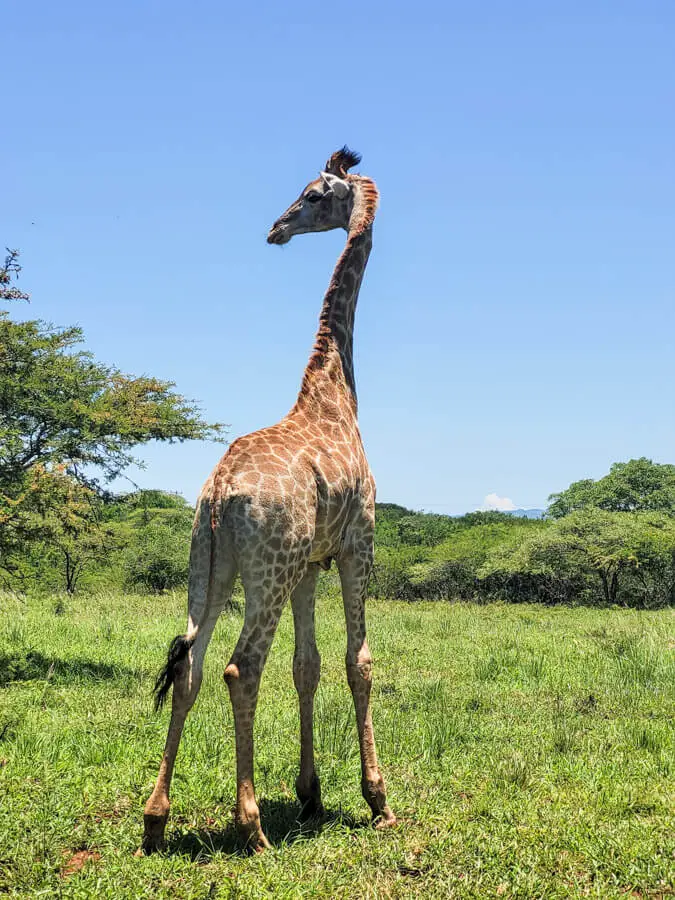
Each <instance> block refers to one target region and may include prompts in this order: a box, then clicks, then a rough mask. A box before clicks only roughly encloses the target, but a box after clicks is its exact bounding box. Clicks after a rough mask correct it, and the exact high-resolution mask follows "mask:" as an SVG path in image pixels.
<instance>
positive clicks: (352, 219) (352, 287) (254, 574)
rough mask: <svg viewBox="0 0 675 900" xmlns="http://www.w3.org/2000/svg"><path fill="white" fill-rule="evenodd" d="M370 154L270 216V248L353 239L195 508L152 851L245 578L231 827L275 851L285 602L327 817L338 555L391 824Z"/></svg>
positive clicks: (364, 744)
mask: <svg viewBox="0 0 675 900" xmlns="http://www.w3.org/2000/svg"><path fill="white" fill-rule="evenodd" d="M359 162H360V156H358V154H356V153H354V152H353V151H350V150H349V149H348V148H347V147H343V148H341V149H340V150H338V151H336V152H335V153H334V154H333V155H332V156H331V157H330V159H329V160H328V162H327V163H326V166H325V168H324V171H323V172H322V173H321V174H320V176H319V178H317V179H316V180H314V181H312V182H310V184H308V185H307V187H306V188H305V189H304V190H303V191H302V193H301V194H300V197H299V198H298V199H297V200H296V201H295V202H294V203H293V204H291V206H289V208H288V209H287V210H286V212H285V213H284V214H283V215H282V216H280V218H279V219H277V221H276V222H275V223H274V225H273V226H272V228H271V229H270V232H269V234H268V237H267V240H268V243H270V244H285V243H288V241H289V240H291V238H292V237H293V236H294V235H296V234H304V233H309V232H315V231H328V230H331V229H334V228H344V229H345V230H346V231H347V233H348V234H347V242H346V246H345V248H344V250H343V252H342V253H341V255H340V257H339V259H338V262H337V265H336V267H335V270H334V272H333V276H332V278H331V281H330V284H329V286H328V290H327V292H326V295H325V297H324V301H323V305H322V308H321V314H320V317H319V329H318V332H317V335H316V341H315V345H314V349H313V352H312V354H311V357H310V360H309V362H308V364H307V367H306V369H305V372H304V376H303V379H302V384H301V388H300V393H299V395H298V398H297V401H296V403H295V405H294V406H293V408H292V409H291V411H290V412H289V413H288V415H287V416H286V417H285V418H283V419H282V420H281V421H280V422H278V423H277V424H276V425H273V426H271V427H270V428H264V429H262V430H261V431H256V432H254V433H253V434H249V435H246V436H245V437H241V438H238V439H237V440H235V441H234V442H233V443H232V444H231V446H230V448H229V449H228V451H227V453H225V455H224V456H223V457H222V459H221V460H220V462H219V463H218V465H217V466H216V468H215V469H214V471H213V472H212V473H211V475H210V476H209V478H208V480H207V482H206V484H205V485H204V488H203V489H202V492H201V494H200V497H199V500H198V503H197V512H196V515H195V522H194V527H193V532H192V544H191V550H190V575H189V584H188V626H187V631H186V633H185V634H184V635H181V636H179V637H178V638H175V639H174V642H173V643H172V645H171V648H170V651H169V656H168V660H167V664H166V666H165V668H164V669H163V670H162V672H161V674H160V676H159V678H158V680H157V684H156V696H157V702H158V705H161V704H162V702H163V701H164V699H165V697H166V696H167V694H168V692H169V689H170V688H173V693H172V698H171V720H170V724H169V731H168V735H167V739H166V745H165V748H164V755H163V757H162V761H161V764H160V769H159V775H158V777H157V782H156V784H155V788H154V790H153V792H152V795H151V796H150V799H149V800H148V802H147V804H146V807H145V831H144V837H143V844H142V848H141V849H142V851H144V852H152V851H153V850H157V849H160V848H162V847H163V846H164V831H165V827H166V822H167V819H168V815H169V787H170V783H171V776H172V773H173V768H174V763H175V759H176V754H177V752H178V746H179V743H180V738H181V734H182V731H183V726H184V723H185V719H186V717H187V715H188V712H189V711H190V709H191V707H192V705H193V703H194V701H195V700H196V697H197V694H198V693H199V688H200V686H201V681H202V670H203V663H204V655H205V653H206V649H207V646H208V644H209V641H210V639H211V636H212V634H213V629H214V627H215V625H216V622H217V620H218V617H219V615H220V613H221V612H222V611H223V609H224V608H225V607H226V605H227V604H228V601H229V599H230V596H231V592H232V586H233V582H234V579H235V576H236V575H237V573H239V574H240V576H241V581H242V585H243V588H244V594H245V598H246V607H245V614H244V624H243V627H242V631H241V634H240V637H239V640H238V641H237V645H236V647H235V649H234V651H233V653H232V657H231V659H230V661H229V663H228V665H227V667H226V669H225V673H224V678H225V682H226V684H227V687H228V689H229V693H230V699H231V702H232V709H233V714H234V726H235V742H236V754H237V797H236V808H235V821H236V824H237V826H238V828H239V830H240V832H241V834H242V837H243V839H244V840H245V841H246V843H247V844H248V845H249V846H250V847H252V848H253V849H257V850H260V849H264V848H265V847H268V846H269V843H268V841H267V838H266V837H265V834H264V832H263V830H262V827H261V822H260V813H259V810H258V805H257V802H256V798H255V789H254V780H253V719H254V715H255V708H256V703H257V698H258V688H259V685H260V677H261V674H262V671H263V667H264V665H265V661H266V659H267V654H268V652H269V649H270V646H271V644H272V639H273V637H274V633H275V630H276V627H277V624H278V621H279V617H280V615H281V611H282V609H283V606H284V604H285V602H286V601H287V599H288V598H289V597H290V598H291V604H292V608H293V621H294V629H295V653H294V657H293V680H294V683H295V686H296V689H297V692H298V700H299V707H300V773H299V775H298V779H297V781H296V791H297V795H298V798H299V800H300V803H301V804H302V812H303V813H304V814H305V815H315V814H320V813H321V811H322V803H321V787H320V783H319V778H318V775H317V772H316V768H315V764H314V739H313V714H314V695H315V692H316V689H317V686H318V683H319V673H320V664H321V660H320V657H319V651H318V649H317V646H316V641H315V628H314V594H315V588H316V581H317V577H318V572H319V567H320V566H323V567H328V566H330V562H331V560H335V562H336V565H337V568H338V572H339V576H340V582H341V586H342V594H343V600H344V608H345V619H346V625H347V653H346V667H347V680H348V682H349V686H350V688H351V692H352V696H353V700H354V706H355V710H356V722H357V728H358V736H359V745H360V751H361V787H362V792H363V796H364V798H365V799H366V800H367V802H368V804H369V805H370V808H371V810H372V813H373V818H374V821H375V823H376V824H377V825H378V826H380V827H382V826H385V825H392V824H394V823H395V821H396V820H395V818H394V816H393V814H392V812H391V810H390V809H389V806H388V805H387V801H386V795H385V786H384V780H383V778H382V775H381V773H380V769H379V766H378V762H377V755H376V752H375V739H374V735H373V723H372V716H371V709H370V691H371V682H372V659H371V656H370V651H369V650H368V644H367V642H366V626H365V598H366V589H367V584H368V578H369V575H370V570H371V567H372V561H373V533H374V523H375V482H374V480H373V477H372V474H371V472H370V468H369V466H368V462H367V460H366V455H365V452H364V449H363V444H362V441H361V435H360V433H359V428H358V423H357V400H356V385H355V380H354V367H353V331H354V313H355V309H356V302H357V299H358V294H359V290H360V287H361V280H362V278H363V273H364V271H365V267H366V263H367V262H368V257H369V254H370V250H371V245H372V226H373V220H374V218H375V212H376V209H377V202H378V191H377V188H376V186H375V183H374V182H373V181H372V180H371V179H369V178H366V177H364V176H362V175H356V174H349V169H351V168H353V167H354V166H355V165H357V164H358V163H359Z"/></svg>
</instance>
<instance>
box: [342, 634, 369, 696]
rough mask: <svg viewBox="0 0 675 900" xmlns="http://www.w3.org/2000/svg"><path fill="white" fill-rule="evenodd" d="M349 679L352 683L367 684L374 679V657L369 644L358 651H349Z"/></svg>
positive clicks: (347, 660)
mask: <svg viewBox="0 0 675 900" xmlns="http://www.w3.org/2000/svg"><path fill="white" fill-rule="evenodd" d="M346 662H347V680H348V681H349V684H350V685H355V686H356V685H359V684H367V685H370V683H371V682H372V680H373V658H372V656H371V655H370V650H369V649H368V645H367V644H365V643H364V644H363V646H362V647H361V648H360V650H359V651H358V652H357V653H350V652H349V651H348V652H347V659H346Z"/></svg>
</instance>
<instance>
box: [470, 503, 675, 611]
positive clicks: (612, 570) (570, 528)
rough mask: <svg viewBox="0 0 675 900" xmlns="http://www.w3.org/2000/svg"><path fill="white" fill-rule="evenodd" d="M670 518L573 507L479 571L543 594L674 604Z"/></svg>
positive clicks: (674, 532)
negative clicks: (528, 585) (527, 585)
mask: <svg viewBox="0 0 675 900" xmlns="http://www.w3.org/2000/svg"><path fill="white" fill-rule="evenodd" d="M674 563H675V521H674V520H673V519H672V518H671V517H669V516H668V515H665V514H664V513H658V512H655V513H650V512H608V511H606V510H602V509H597V508H592V507H589V508H587V509H580V510H575V511H574V512H572V513H569V514H568V515H567V516H564V517H561V518H559V519H557V520H555V521H553V522H551V523H549V524H548V525H547V526H546V527H545V528H542V529H540V530H538V531H534V532H532V533H531V534H530V536H529V537H528V538H526V539H525V540H524V541H523V542H522V543H521V544H520V545H512V546H510V547H498V548H497V549H496V551H495V552H494V553H492V554H491V555H490V556H489V557H488V559H487V561H486V562H485V564H484V565H483V566H482V568H481V569H480V571H479V575H480V577H481V578H483V579H489V578H491V579H492V581H493V583H495V582H496V581H497V579H496V578H495V576H497V575H500V576H501V578H502V580H503V583H504V584H506V585H507V586H508V583H509V579H510V580H511V582H512V583H513V584H514V585H518V586H520V585H522V584H523V583H525V582H526V581H527V579H530V581H531V582H532V581H534V582H535V583H536V584H537V585H538V587H539V591H540V594H541V595H542V596H548V597H550V598H551V599H570V600H571V599H576V600H581V599H586V600H589V601H591V602H604V603H608V604H614V603H621V604H622V605H625V606H653V605H661V604H665V603H669V602H672V598H673V594H674V591H675V582H674V571H675V570H674V565H673V564H674Z"/></svg>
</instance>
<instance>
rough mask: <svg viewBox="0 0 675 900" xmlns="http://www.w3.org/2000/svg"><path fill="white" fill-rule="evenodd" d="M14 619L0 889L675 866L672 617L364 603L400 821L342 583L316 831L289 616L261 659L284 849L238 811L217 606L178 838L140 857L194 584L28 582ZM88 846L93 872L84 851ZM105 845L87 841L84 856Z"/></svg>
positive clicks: (343, 892) (179, 781)
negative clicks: (48, 589)
mask: <svg viewBox="0 0 675 900" xmlns="http://www.w3.org/2000/svg"><path fill="white" fill-rule="evenodd" d="M0 602H1V604H2V625H1V627H0V894H2V893H5V894H7V895H8V896H21V897H30V898H34V897H49V896H60V897H111V898H123V897H124V898H126V897H130V898H140V897H148V898H161V897H167V898H168V897H171V898H174V897H181V898H183V897H185V898H192V897H194V898H214V897H275V898H277V897H280V898H283V897H307V898H315V897H326V898H343V897H344V898H366V897H378V898H379V897H423V898H428V897H439V898H441V897H443V898H445V897H479V898H484V897H491V896H500V897H523V898H531V897H547V898H549V897H577V896H578V897H602V898H606V897H610V898H611V897H617V898H619V897H621V898H625V897H626V896H634V897H660V896H666V895H667V894H669V893H670V892H672V891H673V882H674V881H675V876H674V872H675V814H674V810H675V802H674V793H675V792H674V790H673V789H674V785H675V734H674V727H673V722H674V721H675V660H674V656H675V649H674V648H675V640H674V638H675V615H674V613H673V611H672V610H670V611H661V612H650V613H636V612H625V611H621V610H590V609H563V608H560V609H544V608H538V607H534V606H519V607H506V606H499V605H493V606H476V605H459V604H416V605H405V604H396V603H377V602H372V603H371V604H370V605H369V613H368V617H369V639H370V644H371V649H372V651H373V655H374V658H375V685H374V690H373V702H374V719H375V728H376V735H377V738H378V742H379V751H380V757H381V762H382V767H383V771H384V773H385V777H386V779H387V785H388V790H389V799H390V802H391V805H392V807H393V809H394V811H395V812H396V813H397V815H398V816H399V817H400V820H401V824H400V826H399V827H398V828H396V829H393V830H390V831H385V832H376V831H374V830H373V829H371V828H370V827H368V815H367V807H366V805H365V803H364V802H363V800H362V798H361V796H360V790H359V779H360V771H359V758H358V748H357V742H356V733H355V725H354V717H353V713H352V708H351V698H350V695H349V692H348V688H347V685H346V678H345V674H344V662H343V659H344V646H345V637H344V624H343V621H342V611H341V605H340V601H339V599H338V598H337V597H336V596H331V595H330V593H327V594H326V593H324V595H323V596H322V598H321V599H320V602H319V608H318V613H317V622H318V643H319V647H320V650H321V653H322V656H323V673H322V682H321V687H320V689H319V694H318V699H317V716H316V722H315V733H316V739H317V747H318V766H319V771H320V775H321V779H322V787H323V796H324V801H325V804H326V807H327V809H328V817H327V821H326V822H325V823H324V825H323V828H322V829H317V828H314V829H313V830H312V829H311V828H309V829H302V828H301V827H300V825H299V824H298V823H297V821H296V815H297V812H298V807H297V804H296V802H295V798H294V793H293V784H294V779H295V775H296V766H297V758H298V750H299V748H298V738H297V733H298V722H297V710H296V697H295V692H294V689H293V681H292V674H291V658H292V634H293V629H292V622H291V618H290V614H289V611H288V610H287V611H286V612H285V613H284V617H283V620H282V622H281V625H280V628H279V632H278V635H277V638H276V640H275V644H274V647H273V649H272V653H271V656H270V660H269V663H268V665H267V668H266V671H265V675H264V678H263V686H262V690H261V696H260V703H259V706H258V717H257V720H256V741H257V747H256V749H257V755H256V764H257V788H258V794H259V800H260V805H261V812H262V816H263V826H264V827H265V830H266V832H267V834H268V837H269V838H270V839H271V840H272V842H273V844H274V849H273V850H272V851H270V852H268V853H265V854H262V855H260V856H254V857H248V856H245V855H243V854H241V853H240V852H238V849H237V842H236V837H235V835H234V832H233V830H232V826H231V807H232V803H233V797H234V746H233V744H234V742H233V733H232V715H231V711H230V707H229V700H228V697H227V691H226V689H225V686H224V684H223V682H222V678H221V675H222V671H223V668H224V666H225V664H226V662H227V660H228V658H229V654H230V652H231V649H232V647H233V645H234V642H235V640H236V636H237V635H238V631H239V627H240V615H239V614H235V613H232V614H229V615H226V616H224V617H223V619H222V621H221V623H220V624H219V627H218V630H217V632H216V636H215V638H214V640H213V642H212V645H211V647H210V649H209V654H208V656H207V662H206V675H205V680H204V687H203V690H202V693H201V695H200V698H199V700H198V703H197V705H196V707H195V709H194V711H193V713H192V715H191V716H190V718H189V720H188V724H187V727H186V731H185V735H184V738H183V743H182V746H181V752H180V754H179V757H178V763H177V769H176V776H175V779H174V785H173V795H172V799H173V807H172V817H171V819H170V823H169V829H168V838H169V850H168V852H167V853H166V854H163V855H160V856H155V857H151V858H144V859H136V858H134V856H133V852H134V850H135V849H136V848H137V846H138V844H139V842H140V838H141V829H142V812H143V805H144V803H145V800H146V799H147V796H148V794H149V792H150V790H151V787H152V782H153V779H154V777H155V774H156V770H157V764H158V762H159V757H160V753H161V748H162V745H163V741H164V737H165V733H166V725H167V720H168V712H166V711H165V712H163V713H162V714H160V715H155V714H154V713H153V712H152V710H151V698H150V689H151V685H152V681H153V676H154V674H155V672H156V671H157V669H158V668H159V667H160V666H161V664H162V663H163V661H164V658H165V653H166V648H167V645H168V642H169V640H170V639H171V638H172V637H173V636H174V635H175V634H176V633H178V632H180V631H182V630H183V627H184V609H183V608H184V598H183V597H182V596H178V595H176V596H169V597H164V598H149V597H138V596H127V597H123V596H120V595H114V594H100V595H98V596H82V597H78V598H76V599H73V600H67V601H66V602H65V607H63V606H59V604H57V603H56V602H55V600H54V598H46V599H43V600H37V599H31V600H27V601H21V600H17V599H14V598H11V597H8V596H4V597H2V598H1V600H0ZM82 850H85V851H89V853H91V854H96V855H94V856H92V858H91V860H90V861H89V862H88V863H87V864H86V865H85V866H84V867H83V868H82V869H81V870H80V871H77V872H74V873H72V872H71V873H69V868H70V870H72V869H73V868H76V865H75V863H76V860H71V857H72V855H73V854H74V853H75V852H76V851H82ZM87 856H88V854H86V853H85V854H83V857H82V858H86V857H87Z"/></svg>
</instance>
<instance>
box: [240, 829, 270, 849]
mask: <svg viewBox="0 0 675 900" xmlns="http://www.w3.org/2000/svg"><path fill="white" fill-rule="evenodd" d="M241 836H242V840H243V842H244V847H245V850H246V852H247V853H262V852H263V851H265V850H271V849H272V845H271V844H270V842H269V841H268V840H267V838H266V837H265V834H264V832H262V831H256V832H253V834H251V833H247V834H244V833H243V832H242V835H241Z"/></svg>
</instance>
